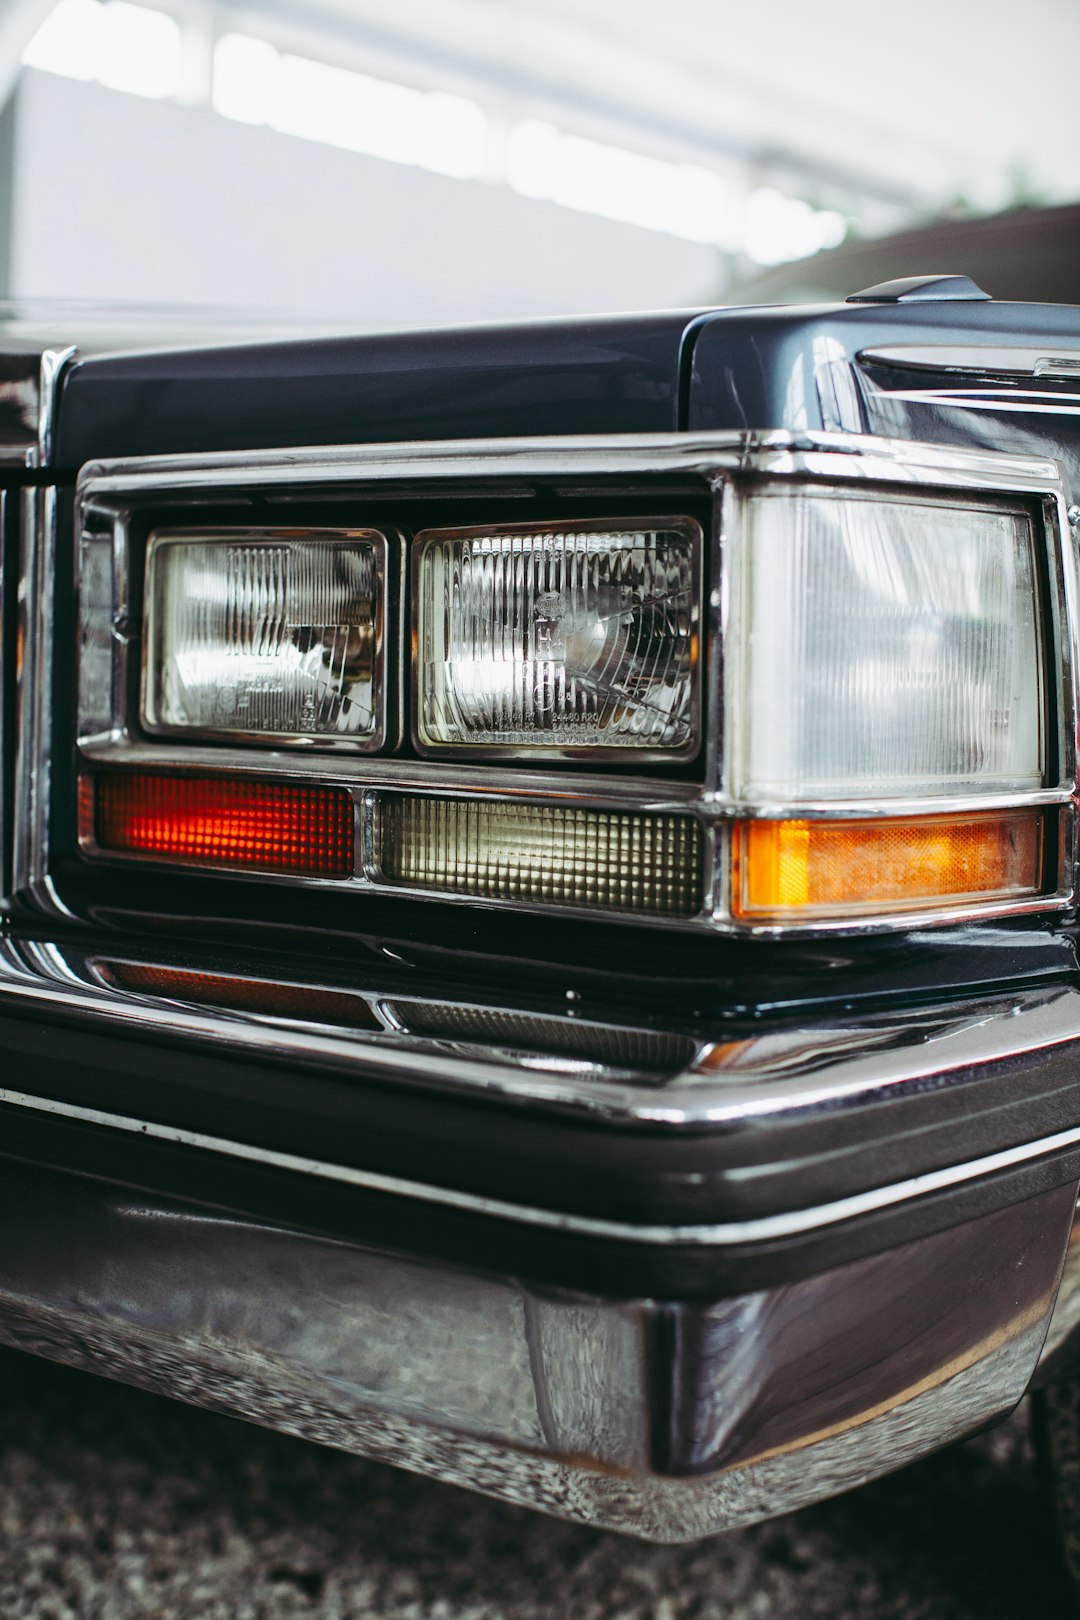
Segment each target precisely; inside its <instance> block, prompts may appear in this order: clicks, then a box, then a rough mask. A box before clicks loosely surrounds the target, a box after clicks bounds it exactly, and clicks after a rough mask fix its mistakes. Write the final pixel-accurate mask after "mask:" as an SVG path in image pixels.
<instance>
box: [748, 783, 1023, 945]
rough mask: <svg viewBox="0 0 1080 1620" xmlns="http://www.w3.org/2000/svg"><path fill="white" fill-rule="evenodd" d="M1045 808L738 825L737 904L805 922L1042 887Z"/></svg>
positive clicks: (754, 914)
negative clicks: (975, 813) (879, 818)
mask: <svg viewBox="0 0 1080 1620" xmlns="http://www.w3.org/2000/svg"><path fill="white" fill-rule="evenodd" d="M1042 866H1043V815H1042V812H1041V811H1038V810H1020V811H1015V810H1010V811H1005V812H1001V813H996V812H987V813H980V814H978V815H965V816H919V817H910V818H906V819H905V820H902V821H900V820H895V821H894V820H891V819H890V820H874V821H743V822H739V823H737V824H736V828H735V839H734V861H733V896H732V904H733V909H734V913H735V916H736V917H740V918H743V919H746V920H749V921H754V920H760V921H773V920H775V921H793V920H796V919H803V920H806V921H810V920H815V919H818V918H822V919H828V918H832V917H853V916H864V915H867V914H874V913H879V914H881V915H887V914H889V913H891V912H895V911H915V910H939V909H944V908H948V907H957V908H959V907H962V906H964V905H970V904H972V903H973V902H986V901H992V900H1015V899H1019V898H1023V897H1024V896H1025V895H1037V894H1039V893H1040V892H1041V889H1042Z"/></svg>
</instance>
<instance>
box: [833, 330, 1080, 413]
mask: <svg viewBox="0 0 1080 1620" xmlns="http://www.w3.org/2000/svg"><path fill="white" fill-rule="evenodd" d="M856 359H857V360H858V362H859V363H860V364H862V365H869V366H892V367H895V368H896V369H898V370H908V369H911V370H915V371H936V372H946V371H957V372H963V373H968V372H974V373H976V374H977V375H980V376H983V375H985V374H986V373H987V372H992V373H994V374H996V375H998V376H1008V377H1014V376H1015V377H1062V378H1076V380H1077V381H1078V382H1080V349H1070V348H1067V347H1062V348H1057V349H1055V348H1053V347H1051V346H1049V345H1045V344H1044V346H1043V347H1042V348H1041V349H1033V348H1019V347H1012V346H1007V345H1005V344H962V343H897V344H890V345H889V346H888V347H886V348H880V349H879V348H875V349H863V350H862V351H861V353H860V354H858V355H857V356H856ZM1051 397H1053V398H1057V399H1060V397H1061V396H1060V395H1053V396H1051Z"/></svg>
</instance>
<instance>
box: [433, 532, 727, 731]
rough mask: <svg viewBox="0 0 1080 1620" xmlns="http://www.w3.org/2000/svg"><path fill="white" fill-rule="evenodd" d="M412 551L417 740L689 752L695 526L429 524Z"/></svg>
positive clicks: (694, 670)
mask: <svg viewBox="0 0 1080 1620" xmlns="http://www.w3.org/2000/svg"><path fill="white" fill-rule="evenodd" d="M415 552H416V621H417V665H416V681H417V713H416V734H417V741H418V743H419V744H420V746H421V747H422V748H424V749H425V750H436V749H438V750H440V751H443V750H447V749H453V750H455V751H457V752H471V751H473V750H477V751H484V752H489V751H490V750H491V749H493V748H496V749H499V750H501V751H502V752H503V753H513V754H514V755H516V756H518V757H522V756H524V755H529V754H537V755H539V754H542V753H545V752H550V751H551V750H553V749H559V750H566V751H567V752H570V753H573V754H576V755H580V754H581V752H582V750H593V749H597V750H599V749H603V750H607V751H609V752H610V751H613V750H616V749H623V750H632V751H633V753H634V754H635V755H636V756H637V757H641V756H642V755H643V754H644V755H648V754H655V755H657V757H661V756H662V757H665V758H670V757H675V758H678V757H684V758H685V757H686V756H687V755H688V754H691V753H693V752H694V751H695V750H696V748H697V743H698V738H697V680H698V620H699V602H698V596H699V578H700V552H701V531H700V529H699V528H698V526H697V524H696V523H692V522H690V521H689V520H688V519H673V520H663V521H655V520H654V521H653V522H650V523H646V524H639V523H612V522H610V521H609V522H606V523H575V524H568V525H553V526H551V527H547V526H545V527H543V528H537V527H535V526H532V525H525V524H512V525H509V526H507V527H504V528H501V529H459V530H453V529H449V530H429V531H426V532H425V533H423V534H420V535H418V536H417V539H416V542H415Z"/></svg>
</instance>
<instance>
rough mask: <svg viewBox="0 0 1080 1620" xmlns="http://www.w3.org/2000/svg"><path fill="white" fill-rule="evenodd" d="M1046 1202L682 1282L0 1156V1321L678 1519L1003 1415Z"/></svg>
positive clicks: (516, 1497) (750, 1503) (1026, 1329)
mask: <svg viewBox="0 0 1080 1620" xmlns="http://www.w3.org/2000/svg"><path fill="white" fill-rule="evenodd" d="M31 1181H32V1183H33V1185H32V1186H31V1185H30V1184H29V1183H30V1182H31ZM1073 1206H1074V1189H1072V1188H1071V1187H1063V1188H1058V1189H1055V1190H1054V1191H1053V1192H1050V1193H1044V1194H1042V1195H1040V1196H1039V1197H1037V1198H1034V1199H1030V1200H1028V1201H1027V1202H1026V1203H1023V1204H1019V1205H1015V1206H1013V1207H1012V1208H1009V1209H1005V1210H1001V1211H998V1212H997V1213H995V1214H993V1215H991V1216H989V1217H984V1218H982V1219H980V1220H977V1221H974V1222H971V1223H969V1224H966V1225H964V1226H961V1227H958V1228H954V1229H953V1230H951V1231H948V1232H943V1233H938V1234H936V1235H933V1236H930V1237H926V1238H922V1239H919V1240H917V1241H915V1242H911V1243H908V1244H906V1245H904V1246H903V1247H902V1248H899V1249H894V1250H892V1251H891V1252H889V1253H888V1254H885V1255H875V1256H872V1257H870V1258H868V1259H864V1260H860V1261H856V1262H854V1263H852V1264H849V1265H847V1266H843V1267H839V1268H837V1269H835V1270H833V1271H828V1272H825V1273H823V1274H821V1275H819V1276H816V1277H811V1278H808V1279H805V1280H801V1281H797V1282H793V1283H789V1284H786V1285H782V1286H778V1287H775V1288H772V1289H769V1290H767V1291H761V1292H756V1293H750V1294H742V1295H736V1296H735V1297H732V1298H729V1299H722V1300H719V1301H717V1302H716V1303H714V1304H703V1305H700V1306H689V1305H666V1304H664V1303H663V1302H658V1301H654V1300H618V1301H613V1300H606V1299H600V1298H589V1297H583V1296H580V1295H572V1294H567V1293H564V1292H561V1291H559V1290H552V1289H543V1290H539V1289H535V1288H533V1287H532V1286H531V1285H529V1284H528V1283H525V1282H522V1281H519V1280H516V1279H511V1278H506V1277H502V1276H496V1275H489V1274H484V1273H482V1272H478V1271H470V1270H467V1269H463V1268H457V1267H454V1266H451V1265H449V1264H446V1263H432V1262H430V1261H427V1260H423V1259H420V1258H416V1257H407V1256H403V1255H398V1254H392V1253H382V1252H376V1251H375V1250H373V1249H368V1248H363V1247H360V1246H357V1245H353V1244H348V1243H341V1242H330V1241H326V1240H324V1239H321V1238H319V1237H315V1236H311V1235H308V1234H305V1233H301V1232H290V1231H287V1230H284V1229H280V1228H276V1227H274V1226H272V1225H267V1224H266V1223H264V1222H255V1221H248V1220H246V1219H244V1218H243V1217H237V1216H235V1215H225V1214H221V1215H218V1214H215V1213H214V1212H212V1211H207V1210H206V1209H205V1208H202V1207H196V1206H187V1205H184V1204H181V1203H179V1202H173V1201H170V1200H167V1199H164V1198H157V1197H155V1198H154V1199H153V1200H152V1201H147V1200H146V1199H145V1198H143V1197H142V1196H140V1195H134V1194H132V1193H131V1192H130V1191H127V1190H125V1189H122V1188H119V1187H110V1186H109V1185H108V1184H105V1183H101V1182H98V1181H96V1180H91V1179H88V1178H81V1177H78V1176H74V1175H68V1174H64V1173H61V1172H52V1171H42V1170H39V1169H37V1168H33V1169H28V1168H22V1167H19V1168H14V1169H12V1170H11V1171H10V1172H9V1173H8V1174H6V1175H5V1177H4V1180H3V1182H2V1183H0V1226H2V1228H3V1231H4V1233H5V1238H6V1241H5V1244H4V1246H3V1250H2V1253H0V1342H3V1343H6V1344H10V1345H15V1346H17V1347H19V1348H23V1349H28V1350H32V1351H34V1352H35V1353H37V1354H40V1355H44V1356H47V1357H50V1358H51V1359H54V1360H57V1361H64V1362H68V1363H70V1364H73V1365H76V1366H81V1367H86V1368H89V1369H91V1370H93V1371H96V1372H104V1373H106V1374H111V1375H112V1376H114V1377H119V1378H121V1379H122V1380H124V1381H125V1382H129V1383H134V1384H139V1385H142V1386H144V1387H146V1388H150V1389H162V1390H165V1391H167V1392H168V1393H169V1394H171V1395H174V1396H178V1397H180V1398H181V1399H184V1400H188V1401H191V1402H193V1403H195V1404H198V1405H203V1406H209V1407H214V1408H217V1409H219V1410H223V1411H226V1412H232V1413H236V1414H238V1415H240V1416H243V1417H246V1418H249V1419H252V1420H254V1421H255V1422H260V1423H266V1424H268V1425H270V1426H272V1427H275V1428H280V1429H284V1430H286V1431H288V1432H290V1433H293V1434H297V1435H301V1436H303V1437H305V1438H307V1439H311V1440H316V1441H320V1442H322V1443H323V1444H329V1445H333V1446H338V1447H340V1448H342V1449H343V1450H347V1451H353V1452H358V1453H360V1454H362V1455H365V1456H370V1457H376V1458H380V1459H382V1460H385V1461H387V1462H394V1463H397V1464H399V1465H401V1466H403V1467H406V1468H412V1469H415V1470H418V1471H421V1472H424V1473H430V1474H433V1475H435V1476H436V1477H438V1478H440V1479H444V1480H447V1481H450V1482H452V1483H457V1484H464V1485H469V1486H472V1487H473V1488H474V1489H478V1490H481V1491H485V1492H487V1493H488V1494H491V1495H495V1496H500V1497H504V1498H506V1499H508V1500H510V1501H514V1502H521V1503H525V1504H527V1505H529V1506H531V1507H537V1508H541V1509H544V1510H545V1511H547V1512H550V1513H555V1514H559V1515H561V1516H564V1517H568V1518H573V1519H579V1520H583V1521H585V1522H587V1523H591V1524H597V1525H605V1526H609V1527H611V1528H614V1529H619V1530H625V1531H630V1532H633V1533H634V1534H637V1535H641V1536H644V1537H646V1538H648V1539H652V1540H657V1541H680V1540H687V1539H692V1538H693V1537H696V1536H700V1535H706V1534H709V1533H711V1532H714V1531H718V1530H723V1529H728V1528H731V1527H733V1526H737V1525H742V1524H749V1523H752V1522H753V1521H755V1520H757V1519H761V1518H765V1517H769V1516H771V1515H773V1514H776V1513H782V1512H786V1511H789V1510H790V1509H793V1508H797V1507H800V1506H802V1505H804V1504H806V1503H808V1502H810V1501H814V1500H818V1499H820V1498H822V1497H825V1496H828V1495H831V1494H833V1493H834V1492H837V1491H842V1490H845V1489H847V1488H848V1487H850V1486H853V1485H855V1484H858V1483H860V1482H862V1481H864V1480H867V1479H871V1478H873V1477H875V1476H876V1475H880V1474H883V1473H887V1472H889V1471H891V1470H892V1469H894V1468H898V1467H900V1466H901V1465H902V1464H903V1463H905V1462H908V1461H910V1460H912V1459H914V1458H915V1457H918V1456H921V1455H923V1454H924V1453H925V1452H927V1451H929V1450H931V1449H933V1448H934V1447H936V1446H940V1445H944V1444H946V1443H947V1442H949V1441H951V1440H954V1439H957V1438H959V1437H960V1436H961V1435H963V1434H966V1433H969V1432H970V1431H971V1430H973V1429H974V1428H976V1427H978V1426H979V1425H981V1424H984V1423H986V1422H989V1421H991V1420H993V1419H994V1418H996V1417H1000V1416H1003V1415H1004V1414H1005V1413H1006V1412H1007V1411H1008V1410H1009V1409H1010V1408H1011V1406H1012V1405H1013V1404H1014V1403H1015V1402H1016V1401H1017V1400H1018V1399H1019V1397H1020V1395H1021V1394H1022V1393H1023V1391H1024V1388H1025V1387H1026V1385H1027V1382H1028V1379H1029V1378H1030V1376H1031V1373H1032V1371H1033V1369H1034V1366H1035V1362H1036V1358H1037V1356H1038V1354H1039V1347H1040V1345H1041V1343H1042V1339H1043V1335H1044V1332H1045V1329H1046V1323H1047V1320H1048V1318H1049V1315H1050V1310H1051V1306H1052V1304H1053V1298H1054V1290H1055V1286H1056V1282H1057V1272H1058V1266H1059V1261H1060V1255H1061V1250H1062V1247H1063V1246H1064V1243H1065V1241H1066V1238H1067V1234H1068V1231H1069V1227H1070V1223H1071V1220H1072V1213H1073ZM30 1211H32V1212H33V1213H32V1214H30V1213H28V1212H30ZM43 1212H44V1214H43Z"/></svg>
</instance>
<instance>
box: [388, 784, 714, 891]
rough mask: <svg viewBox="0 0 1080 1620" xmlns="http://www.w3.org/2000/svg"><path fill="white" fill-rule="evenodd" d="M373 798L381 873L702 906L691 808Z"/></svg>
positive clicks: (393, 880) (442, 883) (429, 885)
mask: <svg viewBox="0 0 1080 1620" xmlns="http://www.w3.org/2000/svg"><path fill="white" fill-rule="evenodd" d="M373 798H374V807H373V830H372V845H373V857H374V868H375V873H376V877H377V880H378V881H379V882H381V883H384V884H389V885H391V886H394V887H401V888H407V889H413V890H424V891H426V892H428V893H430V894H453V895H461V896H464V897H466V898H470V899H475V900H503V901H509V902H511V903H513V902H517V903H519V904H523V905H529V906H557V907H559V908H566V907H571V908H574V909H581V910H586V911H615V912H622V913H628V914H635V913H636V914H637V915H639V916H642V917H692V916H694V915H696V914H697V913H698V912H700V910H701V906H702V902H703V896H704V870H703V839H702V835H701V828H700V826H699V824H698V823H697V822H696V821H695V820H694V819H693V818H692V817H690V816H678V815H666V814H654V813H651V812H643V813H640V814H632V813H626V812H623V811H620V812H617V813H616V812H608V811H602V810H585V809H578V808H576V807H574V806H564V805H540V804H515V803H512V802H508V801H506V800H502V801H497V800H487V799H484V800H473V799H441V798H439V799H436V798H426V797H421V796H413V795H410V794H398V793H377V794H375V795H374V796H373Z"/></svg>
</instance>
